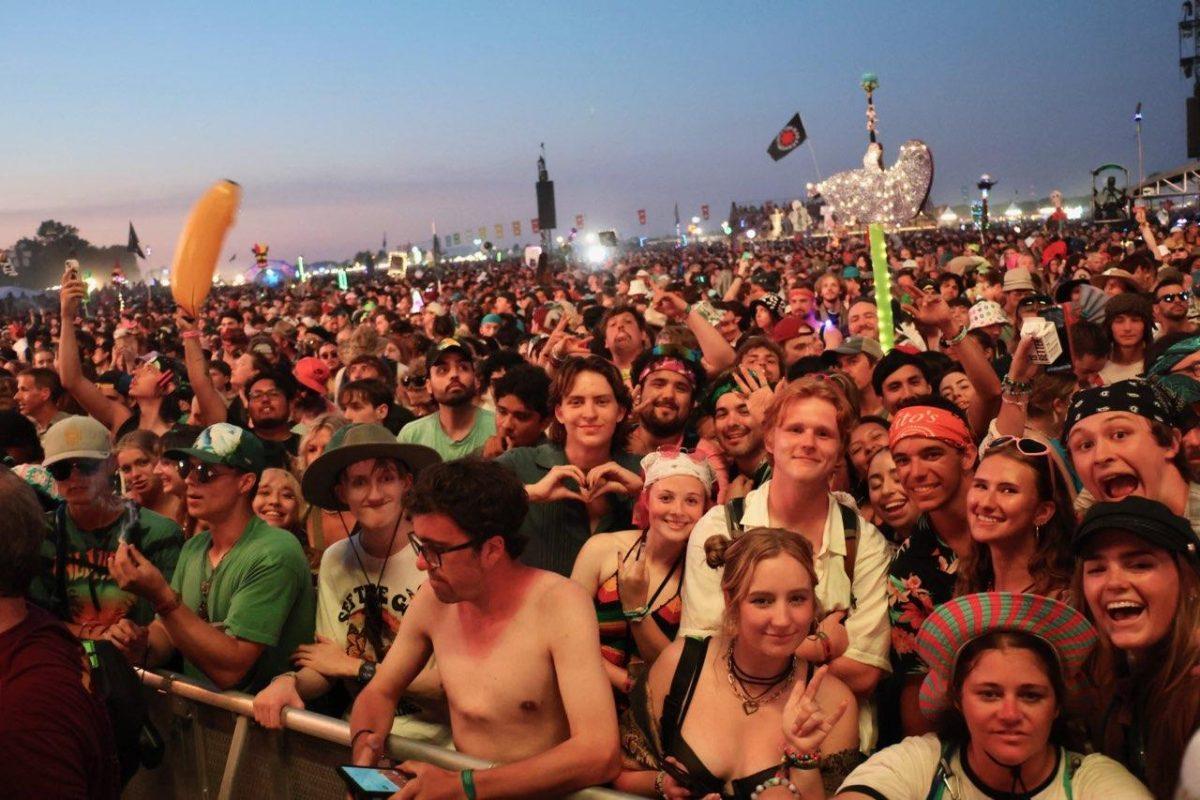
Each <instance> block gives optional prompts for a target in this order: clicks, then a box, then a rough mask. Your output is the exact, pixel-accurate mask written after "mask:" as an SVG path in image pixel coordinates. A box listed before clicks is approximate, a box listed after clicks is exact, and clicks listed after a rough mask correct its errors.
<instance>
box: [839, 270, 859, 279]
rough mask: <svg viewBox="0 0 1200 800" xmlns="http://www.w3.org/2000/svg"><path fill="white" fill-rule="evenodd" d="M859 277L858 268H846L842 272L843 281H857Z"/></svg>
mask: <svg viewBox="0 0 1200 800" xmlns="http://www.w3.org/2000/svg"><path fill="white" fill-rule="evenodd" d="M861 277H862V274H861V273H860V272H859V271H858V267H846V268H845V269H843V270H842V278H843V279H847V280H849V279H855V280H857V279H858V278H861Z"/></svg>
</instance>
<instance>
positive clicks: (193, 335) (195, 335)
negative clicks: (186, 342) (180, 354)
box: [179, 331, 200, 339]
mask: <svg viewBox="0 0 1200 800" xmlns="http://www.w3.org/2000/svg"><path fill="white" fill-rule="evenodd" d="M179 338H180V339H199V338H200V331H184V332H183V333H181V334H179Z"/></svg>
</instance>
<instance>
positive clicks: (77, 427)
mask: <svg viewBox="0 0 1200 800" xmlns="http://www.w3.org/2000/svg"><path fill="white" fill-rule="evenodd" d="M42 451H43V453H45V457H44V458H43V459H42V466H44V467H48V466H50V465H51V464H54V463H57V462H59V461H66V460H67V459H71V458H91V459H95V460H97V461H100V460H102V459H105V458H108V456H109V454H110V453H112V439H111V437H110V436H109V433H108V428H106V427H104V425H103V424H101V423H100V421H99V420H96V419H93V418H92V417H83V416H72V417H67V418H66V419H63V420H59V421H58V422H56V423H54V424H53V425H51V426H50V429H49V430H48V431H46V433H45V434H43V436H42Z"/></svg>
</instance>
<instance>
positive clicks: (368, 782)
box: [337, 765, 408, 800]
mask: <svg viewBox="0 0 1200 800" xmlns="http://www.w3.org/2000/svg"><path fill="white" fill-rule="evenodd" d="M337 772H338V775H340V776H341V777H342V780H343V781H345V782H346V788H347V789H349V790H350V794H352V795H354V797H355V798H357V799H358V800H370V799H371V798H376V797H391V796H392V795H393V794H395V793H396V792H398V791H400V787H402V786H404V784H406V783H408V777H407V776H406V775H404V773H402V772H398V771H396V770H394V769H379V768H377V767H356V766H352V765H345V766H340V767H338V768H337Z"/></svg>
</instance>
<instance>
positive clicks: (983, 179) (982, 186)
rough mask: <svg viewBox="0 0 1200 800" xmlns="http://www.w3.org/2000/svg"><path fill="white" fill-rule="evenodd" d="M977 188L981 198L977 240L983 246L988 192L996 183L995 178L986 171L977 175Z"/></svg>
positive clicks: (985, 236)
mask: <svg viewBox="0 0 1200 800" xmlns="http://www.w3.org/2000/svg"><path fill="white" fill-rule="evenodd" d="M975 185H976V186H977V187H978V188H979V195H980V198H981V200H982V203H983V204H982V207H981V208H980V212H981V213H980V217H979V240H980V242H981V243H982V244H983V246H984V247H987V229H988V192H990V191H991V190H992V187H993V186H995V185H996V181H995V179H993V178H992V176H991V175H988V174H987V173H986V172H985V173H983V175H981V176H979V182H978V183H976V184H975Z"/></svg>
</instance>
